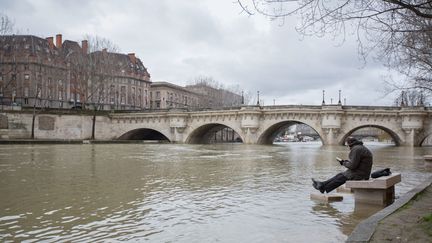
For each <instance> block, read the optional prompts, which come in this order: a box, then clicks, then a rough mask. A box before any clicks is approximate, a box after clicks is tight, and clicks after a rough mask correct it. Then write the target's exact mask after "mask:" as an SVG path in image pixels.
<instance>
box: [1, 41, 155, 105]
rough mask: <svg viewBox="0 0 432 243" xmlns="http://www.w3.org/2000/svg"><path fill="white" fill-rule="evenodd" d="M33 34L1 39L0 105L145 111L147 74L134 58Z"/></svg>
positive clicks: (147, 91) (147, 87) (84, 43)
mask: <svg viewBox="0 0 432 243" xmlns="http://www.w3.org/2000/svg"><path fill="white" fill-rule="evenodd" d="M88 45H89V43H88V42H87V41H86V40H84V41H82V42H81V46H80V45H79V44H78V43H77V42H74V41H69V40H66V41H64V42H63V41H62V35H60V34H58V35H57V36H56V39H55V44H54V38H53V37H48V38H46V39H43V38H40V37H37V36H33V35H8V36H0V65H1V66H0V103H1V105H2V106H3V105H17V106H22V107H33V106H36V107H50V108H66V109H69V108H77V107H78V108H81V107H82V106H85V107H87V108H98V109H136V110H141V109H147V108H149V106H150V99H149V95H148V94H149V89H150V83H151V81H150V74H149V73H148V72H147V69H146V68H145V67H144V65H143V64H142V62H141V60H140V59H139V58H137V57H135V54H133V53H130V54H127V55H126V54H119V53H110V52H108V51H106V50H103V51H97V52H93V53H88V48H89V46H88Z"/></svg>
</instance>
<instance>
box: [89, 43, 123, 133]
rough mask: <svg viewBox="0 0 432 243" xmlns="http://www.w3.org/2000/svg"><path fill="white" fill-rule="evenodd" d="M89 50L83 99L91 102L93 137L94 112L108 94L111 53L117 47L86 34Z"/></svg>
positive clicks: (112, 70) (112, 60)
mask: <svg viewBox="0 0 432 243" xmlns="http://www.w3.org/2000/svg"><path fill="white" fill-rule="evenodd" d="M86 39H87V40H88V44H89V46H88V47H89V50H90V51H91V53H90V54H89V55H87V59H86V60H87V66H86V67H87V69H86V78H85V80H86V86H85V87H86V90H85V92H84V93H85V94H86V95H87V96H86V98H85V100H86V101H91V103H92V104H93V111H94V112H93V120H92V137H91V139H95V126H96V113H97V111H98V110H100V109H102V108H103V106H104V105H103V104H104V102H107V101H108V99H109V96H110V95H112V94H110V91H111V90H110V84H111V83H113V82H112V79H113V77H114V72H115V65H116V63H115V58H114V56H113V53H116V52H119V48H118V46H117V45H116V44H114V43H113V42H112V41H110V40H108V39H106V38H102V37H99V36H90V35H87V36H86Z"/></svg>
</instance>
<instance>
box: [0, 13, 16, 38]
mask: <svg viewBox="0 0 432 243" xmlns="http://www.w3.org/2000/svg"><path fill="white" fill-rule="evenodd" d="M13 30H14V23H13V22H12V20H10V18H9V17H8V16H7V15H5V14H2V13H0V35H7V34H10V33H12V32H13Z"/></svg>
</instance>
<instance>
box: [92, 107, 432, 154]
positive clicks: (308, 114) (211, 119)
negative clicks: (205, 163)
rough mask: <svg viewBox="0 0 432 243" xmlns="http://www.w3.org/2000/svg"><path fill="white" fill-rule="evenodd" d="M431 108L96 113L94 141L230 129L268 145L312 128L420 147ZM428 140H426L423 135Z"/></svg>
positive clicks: (430, 129)
mask: <svg viewBox="0 0 432 243" xmlns="http://www.w3.org/2000/svg"><path fill="white" fill-rule="evenodd" d="M431 117H432V109H430V108H425V107H422V106H420V107H381V106H341V105H323V106H267V107H259V106H244V107H241V108H237V109H225V110H208V111H182V110H169V111H161V112H143V113H112V114H110V115H109V116H108V117H98V119H97V125H96V139H146V137H147V138H148V137H152V138H160V139H167V140H169V141H170V142H177V143H206V142H207V141H208V140H209V139H208V138H209V136H211V134H213V132H214V131H217V130H220V129H221V128H224V127H229V128H231V129H233V130H234V131H235V132H236V133H237V134H238V135H239V136H240V138H241V139H242V141H243V143H247V144H271V143H272V142H273V140H274V138H275V137H276V135H277V134H278V133H279V132H280V131H282V130H283V129H285V128H287V127H289V126H291V125H293V124H298V123H303V124H306V125H309V126H310V127H312V128H313V129H314V130H315V131H316V132H317V133H318V134H319V136H320V138H321V141H322V143H323V144H324V145H336V144H339V145H340V144H343V142H344V140H345V138H346V137H347V136H349V135H350V134H352V133H353V132H354V131H356V130H358V129H360V128H364V127H376V128H379V129H382V130H384V131H386V132H387V133H388V134H390V136H391V137H392V138H393V140H394V142H395V144H396V145H403V146H421V145H422V143H423V142H424V141H425V139H427V138H428V137H429V136H431V135H432V121H431V120H432V119H431ZM428 139H430V138H428Z"/></svg>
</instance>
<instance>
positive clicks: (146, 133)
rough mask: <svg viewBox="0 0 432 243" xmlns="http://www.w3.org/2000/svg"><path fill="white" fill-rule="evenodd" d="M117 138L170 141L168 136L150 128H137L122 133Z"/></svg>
mask: <svg viewBox="0 0 432 243" xmlns="http://www.w3.org/2000/svg"><path fill="white" fill-rule="evenodd" d="M117 140H159V141H160V140H164V141H168V142H170V140H169V138H168V136H166V135H164V134H163V133H162V132H160V131H157V130H154V129H150V128H137V129H133V130H130V131H128V132H126V133H123V134H122V135H121V136H119V137H118V138H117Z"/></svg>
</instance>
